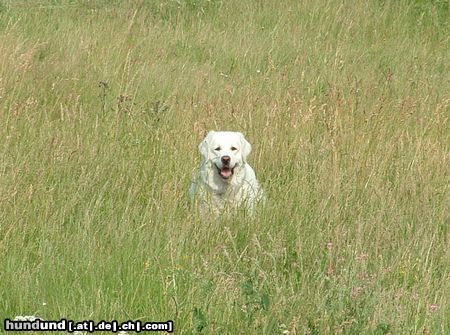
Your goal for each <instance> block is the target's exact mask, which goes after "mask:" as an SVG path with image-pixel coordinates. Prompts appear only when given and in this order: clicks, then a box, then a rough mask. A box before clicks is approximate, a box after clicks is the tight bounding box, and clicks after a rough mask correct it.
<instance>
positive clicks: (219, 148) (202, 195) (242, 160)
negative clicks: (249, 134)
mask: <svg viewBox="0 0 450 335" xmlns="http://www.w3.org/2000/svg"><path fill="white" fill-rule="evenodd" d="M198 148H199V150H200V153H201V155H202V163H201V166H200V169H199V171H198V173H197V176H196V177H195V178H194V181H193V182H192V185H191V188H190V190H189V193H190V196H191V198H193V199H195V200H196V201H198V202H199V204H200V209H201V211H202V212H203V213H204V212H207V211H212V212H215V213H222V212H223V211H224V210H227V209H233V208H236V207H239V206H245V207H246V208H247V209H248V210H249V211H250V212H251V213H253V212H254V208H255V205H256V203H257V202H258V201H259V200H261V199H262V197H263V192H262V190H261V188H260V186H259V184H258V181H257V179H256V175H255V172H254V171H253V169H252V167H251V166H250V165H249V164H248V163H247V157H248V155H249V154H250V152H251V151H252V146H251V145H250V143H249V142H248V141H247V140H246V139H245V137H244V135H242V133H239V132H231V131H210V132H209V133H208V135H207V136H206V138H205V139H204V140H203V141H202V142H201V143H200V145H199V146H198ZM224 156H229V157H230V163H229V167H230V168H233V173H232V175H231V176H229V177H228V179H225V178H224V177H222V176H221V173H222V172H221V171H222V169H224V168H225V170H230V169H227V168H226V164H225V166H224V163H223V161H222V158H223V157H224ZM229 173H230V172H228V174H229ZM224 175H225V177H226V175H227V173H225V172H224Z"/></svg>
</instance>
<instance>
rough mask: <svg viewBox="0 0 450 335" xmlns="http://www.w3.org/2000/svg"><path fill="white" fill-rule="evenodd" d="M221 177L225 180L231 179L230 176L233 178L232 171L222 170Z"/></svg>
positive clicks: (225, 168) (228, 169)
mask: <svg viewBox="0 0 450 335" xmlns="http://www.w3.org/2000/svg"><path fill="white" fill-rule="evenodd" d="M220 175H221V176H222V177H223V178H230V176H231V169H230V168H227V167H224V168H222V170H220Z"/></svg>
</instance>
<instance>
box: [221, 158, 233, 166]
mask: <svg viewBox="0 0 450 335" xmlns="http://www.w3.org/2000/svg"><path fill="white" fill-rule="evenodd" d="M221 160H222V163H223V164H224V165H228V164H230V160H231V158H230V156H222V158H221Z"/></svg>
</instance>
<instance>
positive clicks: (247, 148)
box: [239, 133, 252, 162]
mask: <svg viewBox="0 0 450 335" xmlns="http://www.w3.org/2000/svg"><path fill="white" fill-rule="evenodd" d="M239 136H240V137H241V147H242V150H241V152H242V159H243V160H244V162H246V161H247V157H248V155H250V152H252V145H251V144H250V143H249V142H248V141H247V140H246V139H245V137H244V135H243V134H242V133H239Z"/></svg>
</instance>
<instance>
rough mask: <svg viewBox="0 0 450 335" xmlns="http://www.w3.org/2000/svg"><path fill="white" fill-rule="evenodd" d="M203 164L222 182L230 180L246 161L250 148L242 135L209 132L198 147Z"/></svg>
mask: <svg viewBox="0 0 450 335" xmlns="http://www.w3.org/2000/svg"><path fill="white" fill-rule="evenodd" d="M199 150H200V153H201V154H202V156H203V160H204V162H206V163H208V162H210V163H211V166H212V168H213V169H214V170H215V171H214V173H217V174H218V176H219V177H220V178H221V179H222V180H223V181H229V180H230V179H232V177H233V175H234V173H235V171H236V170H237V169H239V168H240V167H241V166H242V165H243V164H245V162H246V161H247V157H248V155H249V154H250V152H251V151H252V146H251V145H250V143H248V141H247V140H246V139H245V137H244V135H242V133H239V132H233V131H210V132H209V133H208V135H207V136H206V138H205V139H204V140H203V141H202V142H201V143H200V145H199Z"/></svg>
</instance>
